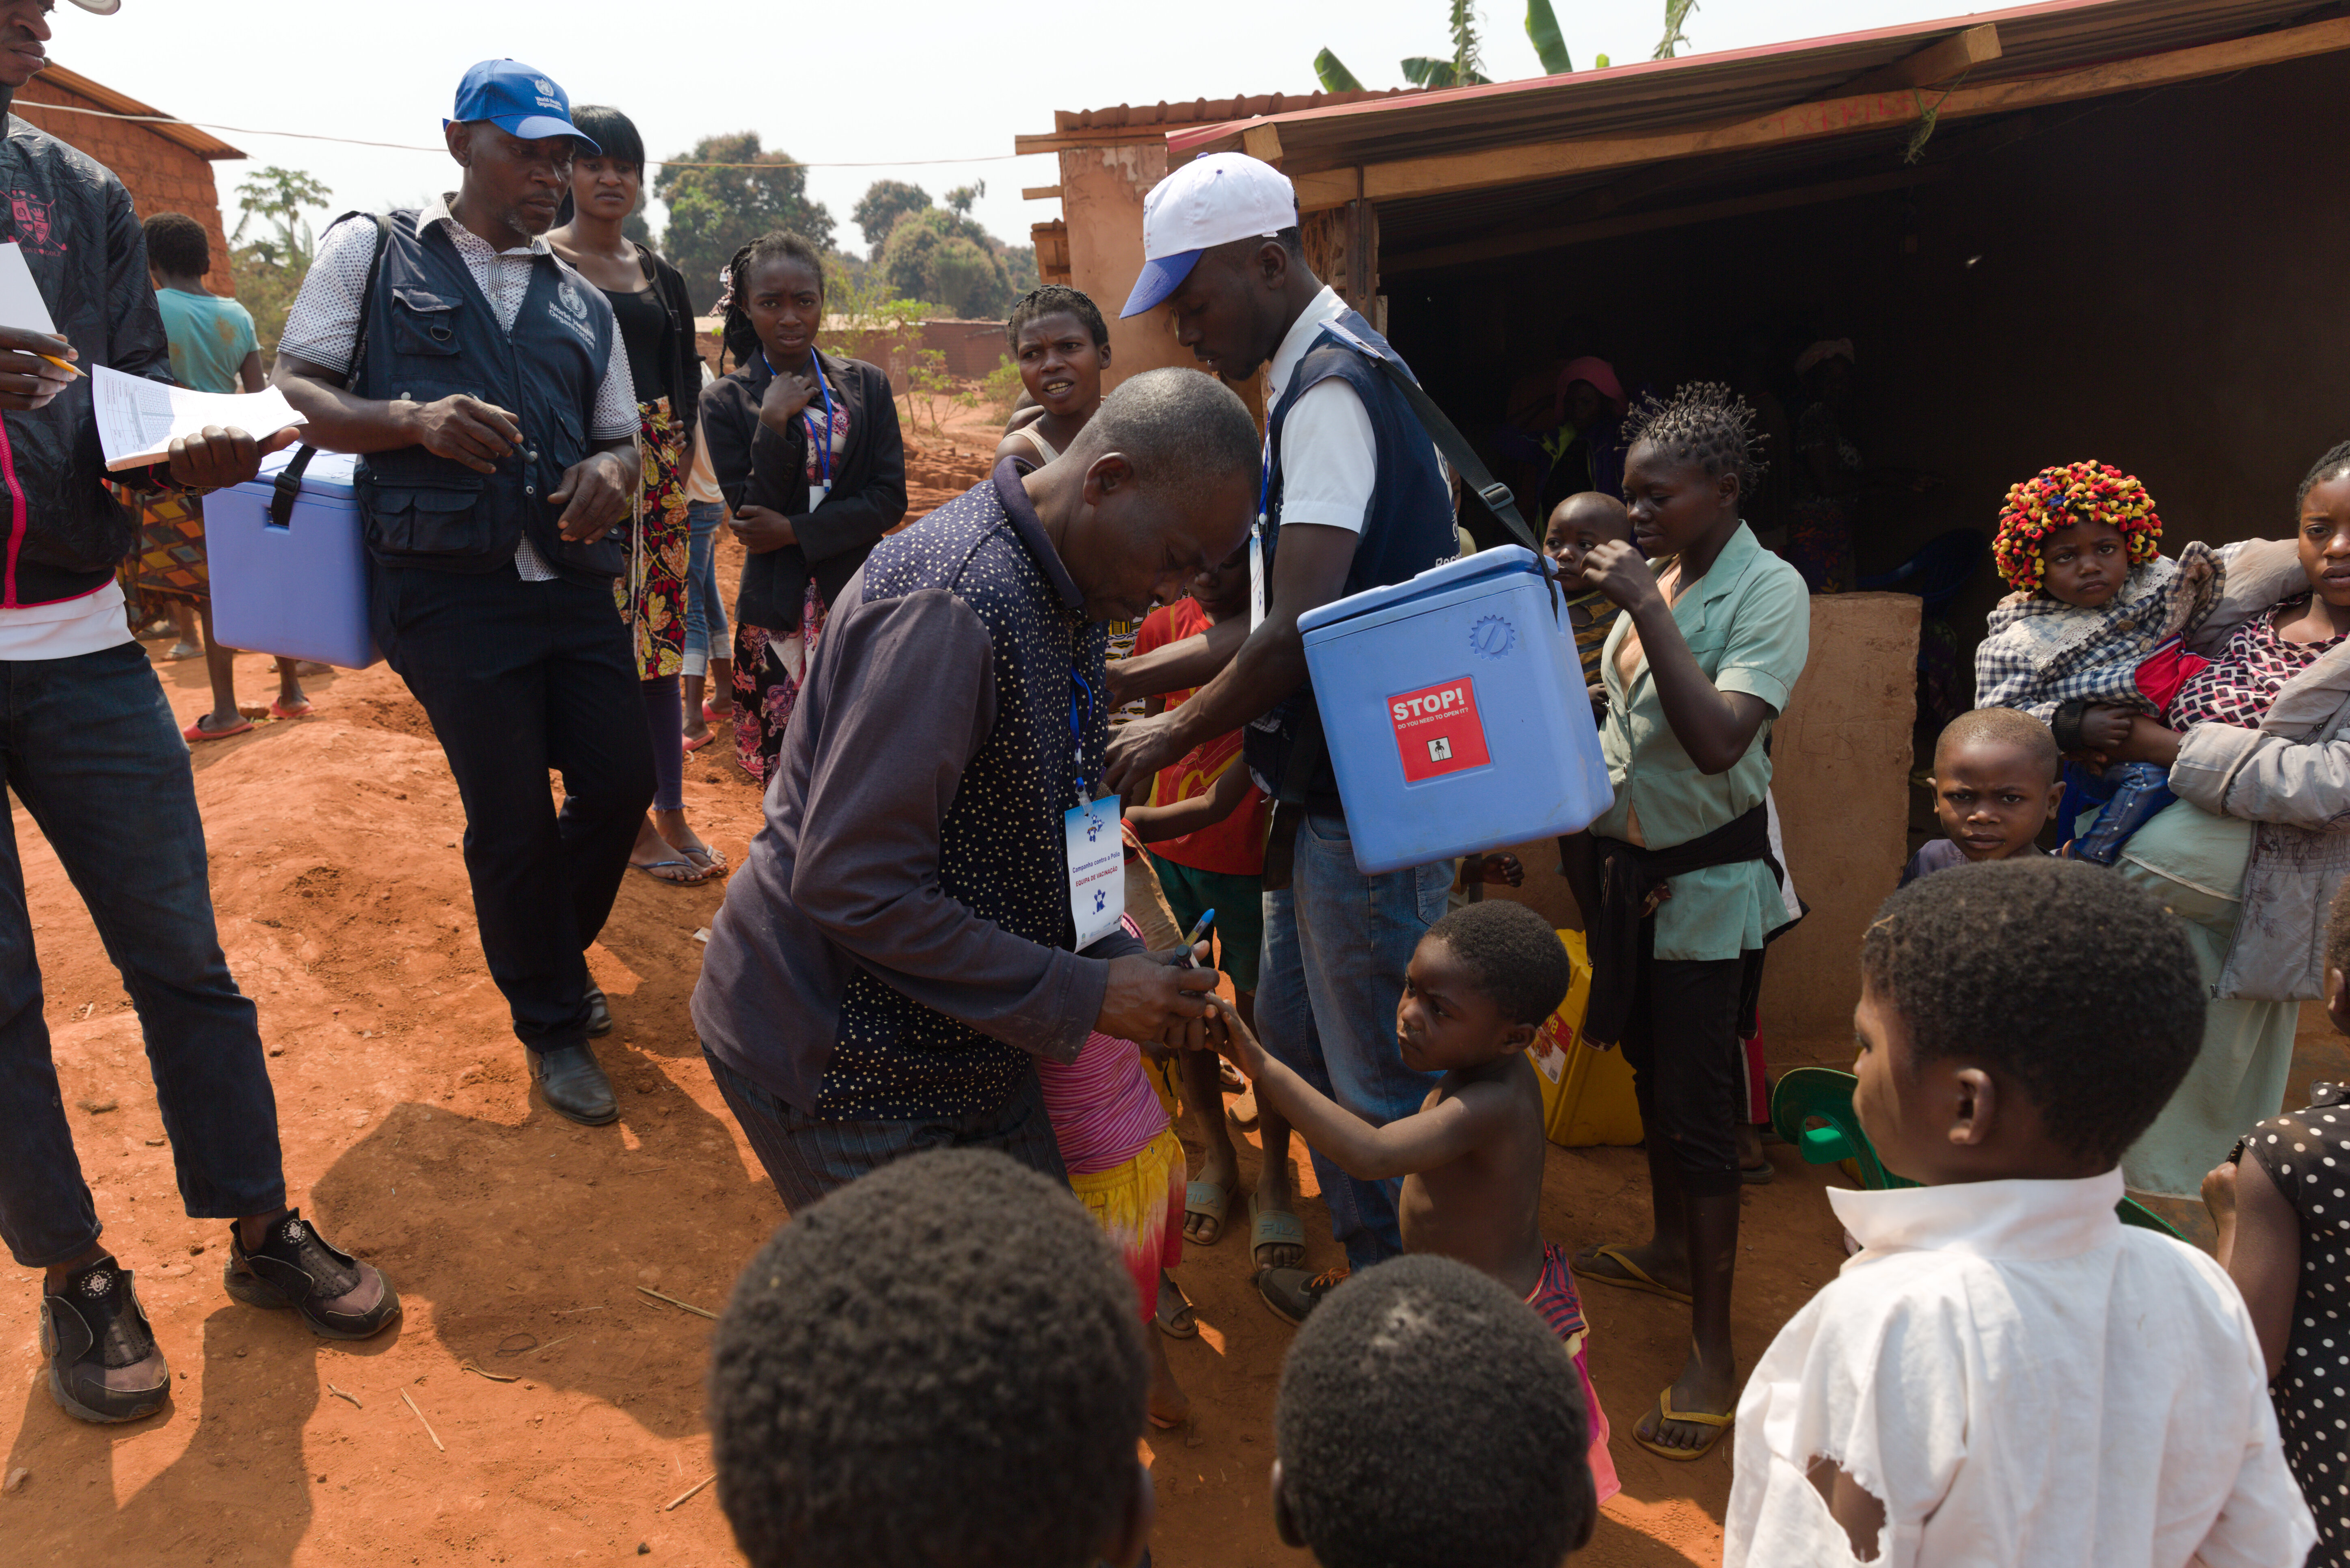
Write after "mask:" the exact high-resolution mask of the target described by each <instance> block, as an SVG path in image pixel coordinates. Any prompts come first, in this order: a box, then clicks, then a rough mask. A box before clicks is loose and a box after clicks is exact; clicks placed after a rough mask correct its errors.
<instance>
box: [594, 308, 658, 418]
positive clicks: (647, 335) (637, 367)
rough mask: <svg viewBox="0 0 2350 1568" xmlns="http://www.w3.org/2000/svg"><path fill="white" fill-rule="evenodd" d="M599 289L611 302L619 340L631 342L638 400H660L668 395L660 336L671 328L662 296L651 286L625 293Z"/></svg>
mask: <svg viewBox="0 0 2350 1568" xmlns="http://www.w3.org/2000/svg"><path fill="white" fill-rule="evenodd" d="M599 292H600V293H601V294H602V295H603V296H604V297H605V298H606V299H608V300H610V301H611V302H612V315H613V317H615V319H616V320H617V321H618V323H619V328H620V341H621V342H622V343H624V344H626V345H627V346H628V349H629V379H630V380H632V381H634V382H635V383H636V389H637V401H639V402H640V403H657V402H659V401H660V400H661V399H662V398H664V397H666V396H668V395H669V388H668V386H667V385H666V384H665V383H664V371H665V370H666V369H667V367H666V365H665V364H664V362H663V360H662V358H661V340H662V338H663V337H665V336H666V335H667V333H668V330H669V311H668V309H667V308H666V307H665V306H662V304H661V297H660V295H659V294H658V293H656V292H655V291H654V290H652V289H650V288H639V289H634V290H631V291H630V292H629V293H626V294H615V293H613V292H612V291H611V290H610V289H608V288H607V289H603V290H600V291H599Z"/></svg>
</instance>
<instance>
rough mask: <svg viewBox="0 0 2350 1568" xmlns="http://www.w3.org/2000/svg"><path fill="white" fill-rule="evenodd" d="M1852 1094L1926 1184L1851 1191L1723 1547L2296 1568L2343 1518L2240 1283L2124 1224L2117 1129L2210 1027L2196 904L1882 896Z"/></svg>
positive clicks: (1898, 1165)
mask: <svg viewBox="0 0 2350 1568" xmlns="http://www.w3.org/2000/svg"><path fill="white" fill-rule="evenodd" d="M1861 971H1862V977H1863V981H1862V991H1861V1001H1860V1006H1859V1009H1858V1011H1857V1013H1856V1023H1857V1026H1858V1030H1859V1034H1860V1056H1859V1060H1858V1062H1857V1064H1856V1067H1855V1071H1856V1072H1857V1074H1858V1075H1859V1077H1860V1084H1859V1087H1858V1088H1857V1090H1856V1092H1855V1095H1854V1109H1855V1111H1856V1114H1857V1116H1858V1117H1859V1120H1860V1124H1861V1127H1862V1129H1863V1130H1864V1131H1866V1133H1867V1135H1868V1137H1869V1139H1870V1141H1871V1142H1872V1143H1874V1144H1875V1146H1876V1148H1877V1155H1878V1156H1879V1158H1882V1159H1883V1160H1884V1162H1885V1164H1886V1166H1887V1168H1889V1169H1893V1170H1898V1171H1899V1172H1901V1173H1902V1174H1904V1175H1905V1176H1908V1177H1909V1178H1911V1179H1915V1180H1918V1181H1921V1182H1923V1183H1925V1184H1926V1185H1925V1186H1923V1187H1920V1188H1909V1189H1896V1190H1891V1191H1882V1192H1854V1191H1847V1190H1842V1189H1830V1191H1829V1193H1828V1200H1829V1204H1830V1206H1831V1207H1832V1208H1834V1209H1835V1213H1836V1217H1837V1218H1838V1219H1839V1220H1842V1221H1843V1222H1844V1224H1845V1226H1846V1228H1847V1229H1848V1230H1850V1231H1852V1233H1853V1234H1854V1235H1855V1236H1856V1237H1857V1238H1859V1240H1860V1241H1861V1243H1862V1251H1860V1252H1859V1253H1858V1254H1857V1255H1856V1256H1855V1257H1853V1258H1852V1259H1851V1260H1850V1261H1849V1262H1846V1264H1845V1267H1844V1272H1843V1274H1842V1276H1841V1277H1840V1278H1838V1279H1836V1280H1835V1281H1834V1282H1831V1283H1830V1284H1828V1285H1827V1286H1826V1287H1825V1289H1823V1290H1822V1291H1821V1292H1820V1293H1819V1294H1818V1295H1816V1296H1814V1298H1813V1299H1812V1301H1811V1302H1810V1303H1809V1304H1808V1305H1806V1306H1805V1307H1804V1309H1803V1311H1801V1312H1800V1313H1798V1314H1795V1316H1794V1319H1793V1320H1792V1321H1791V1322H1790V1323H1789V1324H1787V1326H1786V1327H1785V1328H1783V1329H1782V1330H1781V1331H1780V1333H1779V1336H1778V1338H1777V1339H1776V1340H1774V1341H1773V1343H1772V1345H1771V1349H1770V1350H1769V1352H1768V1353H1767V1354H1766V1355H1764V1356H1763V1360H1762V1361H1761V1363H1760V1364H1758V1365H1757V1366H1756V1367H1755V1369H1754V1375H1753V1376H1752V1379H1751V1380H1750V1381H1749V1382H1748V1383H1747V1386H1746V1392H1745V1394H1744V1396H1743V1397H1742V1398H1741V1399H1740V1400H1739V1405H1738V1424H1737V1444H1736V1456H1737V1457H1736V1469H1735V1475H1734V1479H1733V1480H1732V1482H1731V1494H1730V1511H1729V1515H1728V1519H1727V1521H1726V1523H1725V1535H1726V1541H1725V1546H1724V1551H1723V1556H1722V1562H1723V1564H1724V1568H1743V1565H1745V1564H1753V1565H1755V1568H1781V1565H1783V1564H1790V1563H1804V1564H1820V1563H1829V1564H1843V1563H1856V1562H1857V1563H1869V1564H1872V1568H1873V1565H1875V1564H1878V1563H1883V1564H1887V1565H1888V1568H1913V1565H1927V1564H1938V1563H1950V1564H1958V1563H1965V1564H1977V1563H1983V1564H1989V1563H1999V1564H2002V1565H2003V1568H2059V1565H2061V1568H2108V1565H2110V1568H2125V1565H2126V1568H2186V1565H2188V1564H2189V1563H2200V1564H2204V1565H2206V1568H2283V1565H2286V1564H2293V1563H2300V1562H2301V1561H2302V1559H2303V1556H2305V1555H2306V1554H2307V1552H2308V1551H2309V1548H2310V1545H2311V1543H2312V1542H2314V1541H2315V1540H2316V1531H2315V1528H2314V1526H2313V1525H2312V1523H2311V1521H2310V1516H2309V1511H2308V1509H2307V1508H2306V1507H2305V1506H2304V1505H2303V1502H2302V1500H2301V1494H2300V1491H2299V1490H2298V1489H2297V1488H2296V1487H2295V1486H2294V1484H2293V1476H2292V1474H2291V1472H2290V1471H2289V1470H2288V1469H2286V1467H2285V1460H2284V1454H2283V1449H2282V1445H2281V1444H2280V1442H2279V1440H2278V1437H2277V1425H2276V1417H2275V1414H2274V1412H2273V1410H2272V1408H2271V1407H2270V1403H2269V1398H2268V1390H2267V1387H2266V1384H2267V1380H2268V1379H2267V1368H2266V1366H2265V1364H2264V1363H2263V1361H2262V1355H2261V1350H2260V1345H2259V1343H2258V1341H2257V1340H2256V1339H2255V1337H2254V1335H2253V1332H2252V1325H2251V1318H2250V1317H2249V1316H2248V1314H2246V1313H2245V1310H2244V1305H2243V1302H2242V1300H2241V1297H2239V1296H2238V1294H2237V1293H2236V1290H2235V1287H2234V1286H2233V1285H2232V1284H2230V1282H2229V1281H2228V1277H2227V1275H2226V1274H2225V1273H2224V1272H2222V1271H2221V1270H2220V1267H2219V1265H2218V1264H2217V1263H2215V1262H2212V1261H2211V1260H2210V1258H2207V1257H2205V1256H2204V1255H2203V1254H2202V1253H2200V1252H2199V1251H2196V1250H2194V1249H2193V1248H2191V1247H2189V1246H2187V1245H2185V1244H2184V1243H2182V1242H2179V1241H2174V1240H2172V1239H2171V1238H2169V1237H2167V1236H2163V1235H2159V1234H2158V1233H2156V1232H2153V1231H2144V1230H2137V1229H2126V1228H2124V1227H2123V1225H2122V1224H2121V1222H2120V1220H2118V1219H2117V1218H2116V1214H2115V1204H2116V1202H2117V1201H2118V1200H2119V1199H2120V1198H2121V1195H2122V1179H2121V1174H2120V1171H2119V1170H2118V1169H2117V1168H2116V1166H2117V1164H2118V1162H2119V1159H2120V1158H2121V1153H2122V1150H2123V1149H2124V1148H2125V1147H2127V1146H2128V1145H2129V1143H2130V1142H2131V1141H2132V1140H2133V1139H2135V1138H2136V1137H2137V1136H2138V1134H2139V1133H2141V1132H2142V1131H2144V1130H2145V1128H2146V1127H2147V1126H2148V1125H2149V1124H2150V1123H2151V1122H2152V1121H2153V1119H2154V1116H2155V1114H2156V1113H2157V1112H2158V1111H2159V1110H2160V1109H2161V1108H2162V1106H2163V1104H2164V1103H2165V1102H2166V1101H2167V1100H2168V1099H2169V1097H2170V1096H2171V1094H2172V1092H2173V1091H2174V1090H2175V1089H2176V1088H2177V1087H2178V1085H2179V1083H2180V1082H2181V1080H2182V1079H2183V1078H2184V1076H2185V1075H2186V1072H2187V1068H2188V1065H2189V1063H2190V1062H2191V1061H2192V1060H2193V1059H2194V1056H2195V1054H2196V1051H2197V1049H2198V1047H2199V1043H2200V1040H2201V1035H2202V1025H2203V994H2202V988H2201V986H2200V985H2199V983H2198V981H2197V976H2196V968H2195V961H2194V958H2193V956H2192V954H2191V953H2190V952H2189V949H2188V946H2187V941H2186V939H2185V937H2184V936H2183V935H2182V934H2181V933H2180V932H2179V930H2178V926H2177V923H2176V922H2175V921H2174V920H2173V919H2171V918H2170V916H2169V915H2168V913H2167V912H2166V911H2165V910H2164V909H2162V908H2161V906H2160V904H2159V903H2158V901H2157V900H2156V899H2155V898H2153V897H2151V896H2150V895H2147V894H2145V893H2143V892H2141V891H2139V890H2138V889H2137V888H2133V887H2131V886H2129V885H2127V884H2118V883H2116V881H2115V880H2114V879H2113V878H2112V877H2109V876H2105V875H2103V874H2101V873H2100V872H2099V871H2098V870H2097V869H2096V868H2095V867H2088V866H2084V865H2081V864H2078V863H2076V862H2071V861H2063V860H2053V859H2037V858H2035V859H2029V860H2022V859H2018V860H1998V861H1987V862H1983V863H1981V864H1977V865H1971V866H1960V867H1954V868H1952V869H1950V870H1948V871H1945V872H1942V873H1941V874H1939V875H1938V876H1934V877H1924V878H1921V879H1920V880H1918V882H1916V883H1913V884H1912V885H1911V886H1909V887H1908V888H1903V889H1901V890H1900V891H1899V892H1897V893H1895V894H1894V895H1893V897H1892V898H1889V899H1887V901H1886V904H1885V907H1884V909H1883V910H1882V911H1881V912H1880V913H1879V914H1878V916H1877V923H1876V924H1875V925H1873V926H1871V927H1870V928H1869V930H1868V934H1867V937H1866V940H1865V941H1864V943H1863V946H1862V949H1861Z"/></svg>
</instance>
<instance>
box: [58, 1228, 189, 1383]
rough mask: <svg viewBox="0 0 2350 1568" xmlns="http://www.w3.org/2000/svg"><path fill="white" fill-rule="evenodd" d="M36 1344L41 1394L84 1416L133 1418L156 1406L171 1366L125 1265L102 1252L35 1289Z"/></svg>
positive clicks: (169, 1376)
mask: <svg viewBox="0 0 2350 1568" xmlns="http://www.w3.org/2000/svg"><path fill="white" fill-rule="evenodd" d="M41 1352H42V1354H43V1355H47V1357H48V1358H49V1394H50V1397H53V1398H55V1399H56V1400H57V1403H58V1405H60V1406H61V1407H64V1409H65V1412H66V1414H68V1416H75V1417H79V1418H80V1419H82V1420H85V1421H101V1422H109V1423H110V1422H116V1421H136V1420H138V1419H139V1418H140V1417H142V1416H151V1415H153V1414H154V1413H155V1412H156V1411H158V1410H160V1409H161V1408H162V1407H163V1401H164V1400H165V1399H166V1398H167V1397H170V1395H171V1392H172V1369H171V1368H170V1367H169V1366H165V1365H164V1362H163V1352H162V1351H161V1349H160V1348H158V1347H157V1345H156V1344H155V1334H154V1331H153V1330H152V1329H151V1328H149V1327H148V1326H147V1314H146V1313H145V1312H144V1311H143V1310H142V1309H141V1308H140V1305H139V1297H138V1295H137V1293H134V1292H133V1291H132V1290H131V1288H130V1270H128V1269H126V1268H122V1267H121V1266H120V1265H119V1264H117V1263H116V1262H115V1261H114V1260H113V1259H112V1258H110V1257H109V1258H100V1259H99V1261H98V1262H95V1263H92V1264H90V1265H89V1267H88V1268H86V1269H81V1270H78V1271H77V1272H74V1273H72V1274H69V1275H68V1276H67V1277H66V1282H65V1288H64V1289H63V1290H61V1291H58V1292H57V1293H54V1294H52V1293H50V1292H49V1290H48V1289H47V1286H46V1285H45V1286H43V1288H42V1291H41Z"/></svg>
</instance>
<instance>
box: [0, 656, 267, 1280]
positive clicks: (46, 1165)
mask: <svg viewBox="0 0 2350 1568" xmlns="http://www.w3.org/2000/svg"><path fill="white" fill-rule="evenodd" d="M0 776H5V782H6V784H7V785H8V787H9V788H11V789H13V790H15V791H16V798H17V799H19V800H21V801H23V802H24V803H25V809H26V811H27V812H29V813H30V814H31V815H32V818H33V820H34V822H36V824H38V825H39V826H40V829H41V835H42V836H43V837H45V838H47V840H48V841H49V847H50V848H51V849H53V850H55V851H56V852H57V859H58V861H59V862H60V863H61V864H63V866H64V867H65V869H66V875H67V876H68V877H72V878H73V884H74V888H75V889H76V890H77V891H78V892H79V893H80V894H81V896H82V901H83V902H84V903H85V904H87V905H88V907H89V913H90V919H92V920H93V921H94V922H95V923H96V924H97V926H98V934H99V938H100V940H103V941H104V942H105V943H106V953H107V956H108V957H109V958H110V959H112V960H113V961H114V965H115V968H117V969H118V970H120V971H122V985H123V989H124V990H125V991H127V992H130V1004H131V1006H132V1007H134V1008H136V1009H137V1010H138V1013H139V1030H140V1034H141V1036H142V1037H143V1038H144V1039H145V1042H146V1045H147V1064H148V1067H149V1069H150V1070H151V1072H152V1073H153V1075H154V1079H155V1098H156V1101H157V1103H158V1105H159V1106H161V1110H162V1113H163V1130H164V1131H165V1132H166V1133H167V1134H169V1135H170V1137H171V1140H172V1164H173V1166H174V1168H176V1170H177V1172H178V1175H179V1179H180V1197H181V1199H182V1200H183V1201H184V1202H185V1203H186V1205H187V1210H188V1215H189V1218H191V1219H195V1220H233V1219H236V1218H239V1217H241V1216H243V1215H246V1214H267V1213H270V1212H273V1211H274V1210H276V1209H278V1208H279V1207H280V1206H282V1205H283V1204H284V1203H285V1201H286V1177H285V1172H284V1169H283V1168H282V1167H281V1166H280V1164H279V1160H278V1147H277V1101H276V1096H274V1095H273V1094H272V1093H271V1091H270V1087H269V1067H268V1062H267V1059H266V1058H265V1056H264V1055H263V1054H262V1049H261V1035H260V1033H259V1031H258V1029H257V1028H256V1027H255V1020H254V1012H253V1003H252V1002H248V1001H247V1000H245V998H244V996H243V995H242V994H241V993H240V992H238V991H237V989H236V981H234V980H233V979H231V978H230V976H229V972H228V961H227V960H226V959H225V958H224V957H223V956H222V955H221V948H220V936H219V933H218V931H217V929H215V928H214V926H213V896H212V884H211V882H210V881H209V880H208V874H207V871H206V867H205V857H204V825H203V820H202V819H201V818H200V817H198V816H197V815H196V786H195V777H194V775H193V774H192V773H191V772H190V771H189V767H188V743H187V742H185V741H183V740H182V739H181V738H180V726H179V725H178V724H177V723H175V722H173V721H172V708H171V704H170V703H169V702H167V701H165V700H164V697H163V688H162V685H161V682H159V681H158V680H156V679H155V671H154V670H153V669H152V668H151V667H150V666H149V664H148V662H147V650H146V649H142V648H140V646H139V645H138V644H137V643H135V642H126V643H124V644H122V645H121V646H120V647H117V648H109V649H104V650H103V651H101V652H98V653H85V654H81V655H79V656H78V657H76V658H72V659H26V660H23V661H16V662H5V661H0ZM101 1229H102V1227H101V1226H100V1225H99V1220H98V1210H97V1207H96V1205H94V1204H93V1203H92V1202H91V1200H90V1195H89V1187H88V1184H87V1183H86V1182H84V1181H83V1180H82V1175H81V1163H80V1161H79V1160H78V1158H76V1157H75V1154H74V1144H73V1129H72V1128H71V1127H69V1126H68V1124H67V1121H66V1112H65V1104H64V1101H63V1099H62V1098H61V1097H60V1096H59V1094H58V1089H57V1067H56V1065H55V1064H54V1062H53V1061H52V1060H51V1057H50V1051H49V1031H48V1026H47V1023H44V1022H43V1020H42V1017H41V971H40V970H39V968H38V966H37V965H36V961H35V958H34V952H33V933H32V922H31V919H30V918H29V917H28V916H27V915H26V909H25V875H24V866H23V863H22V861H20V860H19V858H18V857H17V853H16V833H15V830H14V828H13V827H12V826H9V825H8V824H6V823H5V821H0V1238H5V1240H6V1241H7V1243H8V1252H9V1255H10V1256H11V1257H13V1258H15V1259H16V1262H17V1263H18V1264H19V1265H20V1266H21V1267H24V1268H27V1269H40V1268H47V1267H48V1266H49V1265H51V1264H54V1263H62V1262H67V1261H68V1259H71V1258H74V1257H77V1256H78V1255H79V1254H80V1253H82V1252H83V1251H86V1250H87V1249H88V1247H89V1246H90V1245H91V1244H92V1243H94V1242H95V1241H97V1240H98V1238H99V1231H100V1230H101Z"/></svg>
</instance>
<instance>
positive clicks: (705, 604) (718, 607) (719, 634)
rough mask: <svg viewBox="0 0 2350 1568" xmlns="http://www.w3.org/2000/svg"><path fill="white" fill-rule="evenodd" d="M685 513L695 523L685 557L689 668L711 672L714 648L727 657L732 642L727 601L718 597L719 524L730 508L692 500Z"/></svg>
mask: <svg viewBox="0 0 2350 1568" xmlns="http://www.w3.org/2000/svg"><path fill="white" fill-rule="evenodd" d="M685 517H686V521H687V522H688V523H690V524H692V526H693V539H692V542H691V544H690V545H688V546H687V549H686V558H685V562H686V564H685V672H686V673H687V674H688V675H707V674H709V673H710V650H711V649H712V648H713V647H715V648H717V649H721V650H722V651H721V652H720V654H719V657H720V658H721V659H723V658H725V657H726V654H725V652H724V651H723V650H724V649H727V648H728V647H729V646H730V644H729V643H728V641H727V638H728V636H729V633H728V629H727V626H726V601H725V600H724V599H722V598H720V597H718V525H719V524H721V523H723V522H724V521H725V520H726V508H725V507H723V506H721V505H720V504H718V503H717V502H715V501H689V502H687V503H686V504H685Z"/></svg>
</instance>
